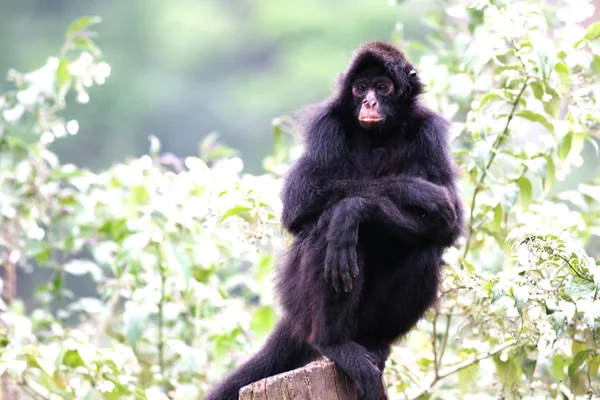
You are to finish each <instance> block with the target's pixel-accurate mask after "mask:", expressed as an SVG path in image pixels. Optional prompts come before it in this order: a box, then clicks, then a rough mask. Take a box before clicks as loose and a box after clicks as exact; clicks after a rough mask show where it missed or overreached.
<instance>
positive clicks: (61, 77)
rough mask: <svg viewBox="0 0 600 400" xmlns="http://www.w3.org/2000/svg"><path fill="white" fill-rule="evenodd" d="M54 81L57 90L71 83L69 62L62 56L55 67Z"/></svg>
mask: <svg viewBox="0 0 600 400" xmlns="http://www.w3.org/2000/svg"><path fill="white" fill-rule="evenodd" d="M55 75H56V82H57V83H58V88H59V90H60V89H61V88H63V87H65V86H68V85H69V84H70V83H71V73H70V72H69V62H68V61H67V60H65V59H64V58H61V59H60V61H59V62H58V67H56V72H55Z"/></svg>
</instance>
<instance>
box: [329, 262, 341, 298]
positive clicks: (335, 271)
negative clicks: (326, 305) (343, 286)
mask: <svg viewBox="0 0 600 400" xmlns="http://www.w3.org/2000/svg"><path fill="white" fill-rule="evenodd" d="M338 268H339V267H338V265H337V263H333V264H332V265H331V270H330V274H331V283H332V284H333V290H335V292H336V293H339V292H340V286H339V281H338V279H339V278H338Z"/></svg>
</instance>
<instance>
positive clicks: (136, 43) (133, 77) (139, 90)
mask: <svg viewBox="0 0 600 400" xmlns="http://www.w3.org/2000/svg"><path fill="white" fill-rule="evenodd" d="M417 3H418V10H417V7H415V4H417ZM432 6H434V4H433V2H432V1H429V0H428V1H424V0H419V1H418V2H417V1H409V2H405V3H403V4H402V5H401V6H399V7H390V6H389V5H388V4H386V2H385V1H377V2H373V1H372V0H345V1H342V0H303V1H278V0H177V1H159V0H127V1H123V0H90V1H85V2H82V1H68V0H19V1H15V0H0V48H2V52H1V53H0V71H2V72H1V73H3V74H4V73H5V72H6V71H7V70H8V69H9V68H10V67H14V68H16V69H18V70H21V71H23V70H25V71H26V70H31V69H34V68H37V67H38V66H39V65H42V64H43V63H44V62H45V59H44V57H45V55H47V54H55V53H56V51H57V49H56V43H60V41H61V40H62V37H63V33H64V27H65V26H67V25H68V24H69V22H71V21H72V20H73V19H74V18H76V17H78V16H80V15H100V16H102V18H103V23H102V24H101V25H99V27H98V37H97V38H96V41H97V43H98V44H99V46H100V47H101V48H102V49H103V52H104V59H105V61H106V62H108V63H109V64H110V65H111V67H112V73H111V76H110V78H109V79H108V80H107V82H106V84H105V86H104V87H101V88H92V91H91V98H92V100H91V102H90V103H89V104H86V105H81V104H75V105H74V106H72V107H70V108H69V110H68V114H67V115H66V116H67V117H73V118H74V117H77V119H78V120H79V123H80V127H81V134H80V135H78V136H77V137H75V138H72V139H70V140H68V141H60V140H59V141H57V142H55V143H54V144H53V150H55V151H57V152H58V154H59V155H60V157H61V159H62V160H63V161H64V162H74V163H76V164H77V165H79V166H82V167H90V168H94V169H96V168H101V167H106V166H108V165H110V164H112V163H114V162H116V161H119V160H123V159H124V158H126V157H128V156H139V155H141V154H144V153H145V152H146V151H147V149H148V136H149V135H150V134H152V135H155V136H157V137H158V138H159V139H160V140H161V142H162V144H163V149H164V150H165V151H167V152H173V153H175V154H177V155H178V156H187V155H196V154H197V152H198V143H199V142H200V140H201V139H202V138H203V137H204V136H205V135H207V134H208V133H210V132H217V133H218V134H219V136H220V138H221V139H222V140H223V141H224V142H225V144H227V145H229V146H232V147H234V148H236V149H238V150H240V152H241V156H242V159H243V160H244V162H245V167H246V168H245V169H246V170H247V171H248V172H252V173H257V172H260V170H261V161H262V159H263V158H264V157H265V156H266V155H267V154H269V152H270V150H271V139H272V136H271V132H272V125H271V122H272V120H273V118H275V117H277V116H280V115H282V114H288V113H292V112H294V111H296V110H297V109H298V108H299V107H302V106H303V105H305V104H307V103H312V102H316V101H319V100H320V99H321V98H323V97H324V96H327V95H328V94H329V92H330V90H331V88H332V85H333V82H334V80H335V77H336V75H337V74H338V73H339V72H340V71H342V70H343V69H344V67H345V65H346V63H347V60H348V58H349V56H350V54H351V53H352V51H353V49H354V48H355V47H356V46H357V45H358V44H360V43H362V42H364V41H367V40H373V39H384V40H389V39H391V35H392V34H393V31H394V26H395V24H396V23H398V22H401V23H402V24H403V26H404V35H405V36H406V37H408V38H420V37H422V36H423V35H425V31H426V26H425V25H424V23H423V19H422V15H423V14H425V13H426V12H427V11H429V10H430V8H431V7H432ZM6 89H8V85H7V83H6V82H5V80H4V79H1V80H0V91H3V90H6Z"/></svg>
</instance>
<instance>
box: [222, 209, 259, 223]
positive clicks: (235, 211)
mask: <svg viewBox="0 0 600 400" xmlns="http://www.w3.org/2000/svg"><path fill="white" fill-rule="evenodd" d="M251 210H252V208H251V207H247V206H234V207H231V208H230V209H229V210H227V212H225V214H223V216H222V217H221V222H223V221H225V220H226V219H227V218H229V217H233V216H234V215H239V214H242V213H244V212H247V211H251Z"/></svg>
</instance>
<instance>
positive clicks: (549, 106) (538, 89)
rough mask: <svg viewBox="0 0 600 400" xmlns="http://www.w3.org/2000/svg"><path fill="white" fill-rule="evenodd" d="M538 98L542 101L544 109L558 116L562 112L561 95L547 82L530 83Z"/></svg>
mask: <svg viewBox="0 0 600 400" xmlns="http://www.w3.org/2000/svg"><path fill="white" fill-rule="evenodd" d="M529 86H530V87H531V91H532V92H533V95H534V97H535V98H536V99H538V100H539V101H541V102H542V104H543V106H544V111H546V112H547V113H548V114H549V115H550V116H552V117H553V118H556V117H557V116H558V113H559V112H560V96H559V95H558V93H557V92H556V90H554V89H552V88H551V87H550V86H548V84H547V83H544V84H542V83H540V82H533V83H531V84H530V85H529Z"/></svg>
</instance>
